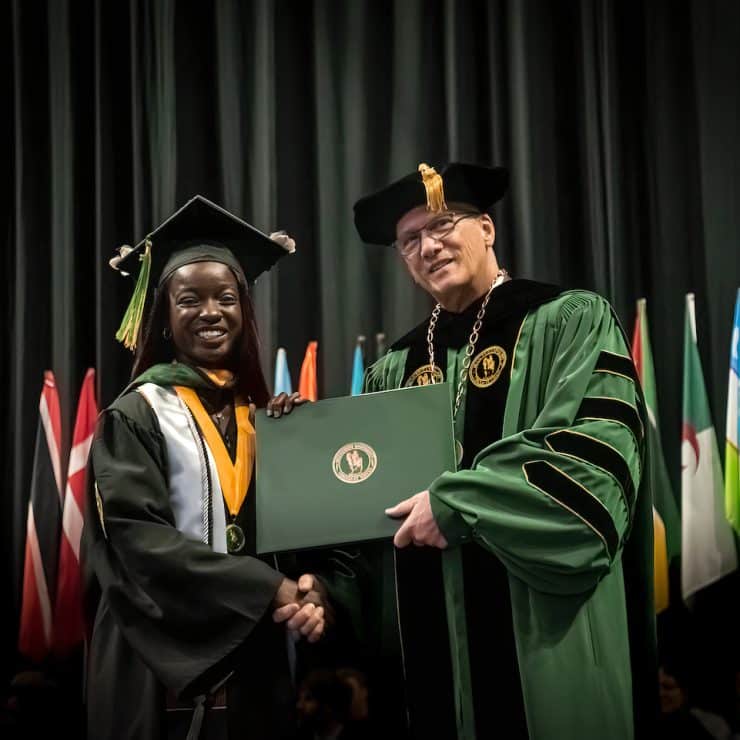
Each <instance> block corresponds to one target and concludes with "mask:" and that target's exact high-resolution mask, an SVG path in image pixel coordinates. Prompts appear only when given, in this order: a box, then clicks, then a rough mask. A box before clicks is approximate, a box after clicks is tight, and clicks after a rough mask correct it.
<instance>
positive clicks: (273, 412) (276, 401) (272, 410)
mask: <svg viewBox="0 0 740 740" xmlns="http://www.w3.org/2000/svg"><path fill="white" fill-rule="evenodd" d="M307 402H308V399H307V398H304V397H303V396H302V395H301V394H300V393H298V392H296V393H291V394H290V395H288V394H287V393H280V394H278V395H277V396H273V397H272V398H271V399H270V400H269V401H268V402H267V408H266V410H265V414H266V415H267V416H271V417H273V419H279V418H280V417H281V416H282V415H283V414H289V413H290V412H291V411H292V410H293V406H302V405H303V404H304V403H307Z"/></svg>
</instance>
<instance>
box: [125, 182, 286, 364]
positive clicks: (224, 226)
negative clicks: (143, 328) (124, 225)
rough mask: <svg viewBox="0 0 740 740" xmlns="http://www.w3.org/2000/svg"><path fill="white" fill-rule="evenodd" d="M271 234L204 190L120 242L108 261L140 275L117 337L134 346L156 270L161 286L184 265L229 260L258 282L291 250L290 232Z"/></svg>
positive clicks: (129, 345) (127, 272) (226, 261)
mask: <svg viewBox="0 0 740 740" xmlns="http://www.w3.org/2000/svg"><path fill="white" fill-rule="evenodd" d="M273 236H275V238H271V237H270V236H268V235H267V234H264V233H263V232H261V231H260V230H259V229H256V228H255V227H254V226H252V225H251V224H248V223H247V222H246V221H243V220H242V219H240V218H239V217H238V216H235V215H234V214H233V213H230V212H229V211H227V210H226V209H224V208H222V207H221V206H219V205H216V204H215V203H212V202H211V201H210V200H208V199H207V198H204V197H203V196H202V195H196V196H194V197H193V198H191V199H190V200H189V201H188V202H187V203H186V204H185V205H184V206H183V207H182V208H180V209H179V210H177V211H175V213H173V214H172V215H171V216H170V217H169V218H168V219H167V220H166V221H164V222H163V223H162V224H160V225H159V226H158V227H157V228H156V229H154V231H152V232H150V233H149V234H148V235H147V236H146V237H145V238H144V239H142V240H141V241H140V242H139V243H138V244H137V245H136V246H135V247H133V248H132V247H128V246H123V247H120V248H119V250H118V251H119V255H118V256H117V257H114V258H113V259H112V260H111V261H110V265H111V267H113V268H115V269H116V270H119V271H121V272H122V273H124V274H129V273H133V274H136V272H137V269H138V279H137V283H136V287H135V289H134V295H133V297H132V299H131V303H130V304H129V307H128V310H127V311H126V315H125V316H124V319H123V322H122V324H121V328H120V329H119V331H118V333H117V334H116V337H117V338H118V339H119V340H120V341H122V342H123V343H124V344H125V345H126V346H127V347H129V348H130V349H133V348H135V345H136V339H137V336H138V330H139V326H140V325H141V318H142V315H143V311H144V305H145V303H146V297H147V291H148V288H149V282H150V275H151V274H152V273H153V274H154V276H156V277H157V281H158V285H161V284H162V282H164V280H165V279H166V278H167V277H168V276H169V275H170V274H172V272H174V271H175V270H176V269H178V268H179V267H182V266H183V265H186V264H190V263H192V262H204V261H216V262H223V263H224V264H227V265H229V266H230V267H231V268H232V269H233V270H234V271H235V272H236V273H237V276H239V273H240V272H241V271H243V274H244V275H245V277H246V279H247V281H248V282H254V281H255V280H256V279H257V277H258V276H259V275H261V274H262V273H263V272H266V271H267V270H269V269H270V268H271V267H272V266H273V265H274V264H275V263H276V262H277V261H278V260H279V259H280V258H281V257H283V256H284V255H286V254H288V253H289V252H291V251H293V249H292V241H291V240H290V239H289V238H288V237H287V236H284V235H281V236H277V235H273ZM139 266H140V268H139Z"/></svg>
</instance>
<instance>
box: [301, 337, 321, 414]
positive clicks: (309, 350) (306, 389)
mask: <svg viewBox="0 0 740 740" xmlns="http://www.w3.org/2000/svg"><path fill="white" fill-rule="evenodd" d="M318 346H319V343H318V342H316V341H313V342H309V343H308V347H306V355H305V357H304V358H303V365H301V379H300V381H299V383H298V391H299V393H300V394H301V395H302V396H303V397H304V398H307V399H308V400H309V401H318V398H319V391H318V384H317V381H316V351H317V349H318Z"/></svg>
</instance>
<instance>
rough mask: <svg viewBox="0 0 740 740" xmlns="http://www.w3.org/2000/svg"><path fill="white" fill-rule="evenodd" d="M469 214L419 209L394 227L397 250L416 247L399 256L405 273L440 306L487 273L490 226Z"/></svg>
mask: <svg viewBox="0 0 740 740" xmlns="http://www.w3.org/2000/svg"><path fill="white" fill-rule="evenodd" d="M472 210H473V209H472V207H471V206H465V205H462V204H461V205H459V206H451V207H450V209H449V211H448V212H444V213H442V214H439V213H430V212H429V211H428V210H427V209H426V206H419V207H417V208H414V209H413V210H411V211H408V213H406V214H404V215H403V216H402V217H401V218H400V219H399V221H398V223H397V224H396V244H397V247H401V248H402V247H403V246H404V245H406V247H408V246H414V247H415V248H414V249H413V250H411V251H410V252H409V254H406V255H402V256H403V260H404V262H405V263H406V267H407V269H408V271H409V272H410V273H411V276H412V277H413V278H414V280H415V281H416V282H417V283H418V284H419V285H420V286H421V287H422V288H424V290H426V291H427V293H430V294H431V295H432V296H433V297H434V298H435V299H436V300H437V301H439V302H440V303H442V304H443V305H446V304H447V303H449V302H451V301H450V299H451V298H454V296H455V295H456V294H460V293H466V292H467V291H468V290H469V289H470V286H471V285H472V284H473V282H474V280H475V278H476V277H480V275H483V274H485V272H486V261H487V259H488V247H489V246H492V245H493V240H494V236H495V231H494V228H493V222H492V221H491V218H490V216H488V215H486V214H473V215H471V214H470V211H472ZM427 227H429V232H431V233H428V232H427ZM450 227H452V228H450ZM420 230H421V231H420ZM444 232H447V233H444ZM440 233H441V234H443V235H440V236H435V234H440ZM399 251H400V249H399Z"/></svg>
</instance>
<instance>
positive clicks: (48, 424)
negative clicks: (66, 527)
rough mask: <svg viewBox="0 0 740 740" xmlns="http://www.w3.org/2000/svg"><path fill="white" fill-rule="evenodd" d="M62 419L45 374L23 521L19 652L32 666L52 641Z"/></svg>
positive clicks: (49, 377) (49, 378)
mask: <svg viewBox="0 0 740 740" xmlns="http://www.w3.org/2000/svg"><path fill="white" fill-rule="evenodd" d="M61 437H62V419H61V414H60V411H59V394H58V392H57V386H56V382H55V380H54V374H53V373H52V372H51V371H50V370H47V371H46V372H45V373H44V386H43V389H42V391H41V400H40V401H39V424H38V428H37V430H36V445H35V448H34V455H33V471H32V474H31V496H30V498H29V501H28V519H27V523H26V554H25V562H24V567H23V596H22V599H23V601H22V604H21V616H20V630H19V635H18V651H19V652H20V653H21V654H22V655H24V656H26V657H27V658H30V659H31V660H32V661H34V662H36V663H40V662H41V661H42V660H43V659H44V658H45V657H46V656H47V655H48V653H49V651H50V649H51V645H52V638H53V614H54V604H53V598H54V594H55V590H56V576H57V554H58V551H59V529H60V527H61V521H62V467H61V460H60V449H61Z"/></svg>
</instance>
